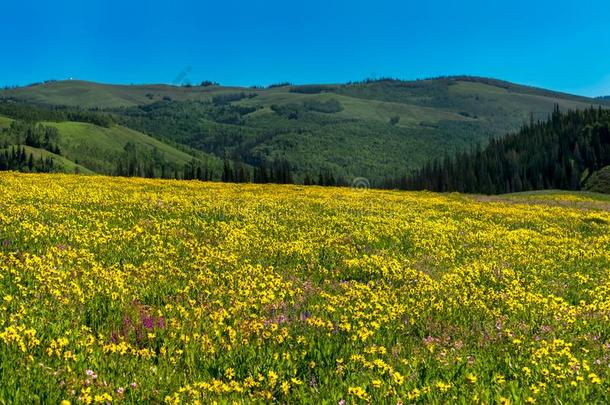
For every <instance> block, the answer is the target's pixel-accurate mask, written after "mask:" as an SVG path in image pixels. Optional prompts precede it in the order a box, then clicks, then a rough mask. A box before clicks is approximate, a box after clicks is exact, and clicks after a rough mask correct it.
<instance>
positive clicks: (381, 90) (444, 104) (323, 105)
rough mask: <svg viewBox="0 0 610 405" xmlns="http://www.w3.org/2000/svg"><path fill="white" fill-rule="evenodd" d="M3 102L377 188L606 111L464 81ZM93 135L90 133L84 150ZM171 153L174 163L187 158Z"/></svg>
mask: <svg viewBox="0 0 610 405" xmlns="http://www.w3.org/2000/svg"><path fill="white" fill-rule="evenodd" d="M0 99H8V100H13V101H15V102H20V103H31V104H37V105H56V106H59V105H62V106H72V107H80V108H95V109H98V110H102V111H104V112H106V113H109V114H111V115H112V116H113V117H114V119H115V121H116V122H117V123H118V124H120V126H117V128H118V129H113V130H112V132H113V134H115V138H113V139H114V140H113V141H112V143H115V146H116V147H114V148H109V149H108V153H117V152H118V151H119V149H120V148H123V146H124V145H125V143H126V142H128V140H127V139H129V137H130V136H133V134H134V133H133V132H130V131H128V130H127V128H131V129H132V130H135V131H139V132H140V133H145V134H148V135H151V136H152V137H154V138H156V139H157V140H158V141H161V142H163V144H171V145H173V147H175V146H180V147H181V148H182V149H184V150H185V151H187V152H188V153H189V154H191V155H192V154H193V151H199V153H204V154H208V155H213V156H215V159H216V161H215V164H217V162H218V160H220V159H223V158H230V159H234V160H238V161H242V162H245V163H246V164H248V165H252V166H257V165H260V164H261V163H262V162H270V161H275V160H278V159H284V160H287V161H288V162H290V164H291V166H292V168H293V170H294V172H295V174H296V177H297V179H298V180H301V179H302V178H303V176H304V175H305V174H310V175H313V176H316V175H317V174H318V173H319V172H320V171H330V172H332V173H335V174H336V175H337V176H340V177H344V178H346V179H349V178H351V177H354V176H364V177H368V178H369V179H371V181H372V182H373V183H379V182H381V181H382V180H383V179H384V178H386V177H394V176H397V175H401V174H403V173H405V172H406V171H409V170H412V169H415V168H418V167H421V165H423V164H424V163H425V162H426V161H428V160H429V159H430V158H436V157H442V156H443V155H445V154H453V153H455V152H456V151H460V150H465V149H469V148H471V147H472V146H473V145H475V144H479V143H483V144H485V143H486V142H487V141H488V140H489V139H490V138H492V137H501V136H503V135H505V134H506V133H509V132H515V131H517V130H519V129H520V127H521V126H522V125H523V124H524V123H525V122H528V121H529V120H530V117H532V118H534V119H536V120H537V119H544V118H546V117H547V116H548V115H549V114H550V113H551V112H552V110H553V108H554V106H555V105H558V106H559V108H560V109H561V110H568V109H584V108H587V107H590V106H591V105H595V106H604V107H606V106H610V103H608V102H607V101H606V100H602V99H590V98H585V97H580V96H574V95H569V94H564V93H559V92H554V91H549V90H544V89H537V88H532V87H527V86H521V85H517V84H512V83H508V82H504V81H499V80H493V79H486V78H476V77H467V76H463V77H447V78H437V79H429V80H419V81H400V80H391V79H383V80H375V81H364V82H358V83H348V84H327V85H304V86H293V85H282V86H273V87H269V88H265V89H263V88H245V87H223V86H192V87H177V86H168V85H133V86H126V85H105V84H98V83H90V82H83V81H53V82H47V83H43V84H38V85H33V86H28V87H22V88H15V89H7V90H3V91H0ZM56 125H57V126H58V128H59V129H60V130H63V132H64V133H65V135H64V136H63V139H65V143H64V144H63V148H64V150H66V153H70V154H71V157H72V158H74V159H77V158H78V161H79V162H85V161H88V160H89V161H90V165H92V167H96V168H99V169H106V168H107V166H104V164H103V163H100V162H99V161H96V159H97V160H99V159H98V158H93V157H90V156H88V154H90V153H93V154H94V155H96V154H99V153H98V152H96V151H92V150H93V149H95V150H97V148H101V147H102V146H101V145H103V144H106V143H107V141H106V140H105V138H106V137H107V136H109V135H108V134H106V133H105V131H103V130H101V129H95V128H92V127H91V126H90V125H89V126H87V125H85V126H83V125H76V124H68V123H58V124H56ZM79 134H82V135H79ZM142 136H146V135H142ZM90 137H91V139H94V140H95V141H94V142H93V145H92V146H91V148H89V145H87V144H88V141H87V139H89V138H90ZM72 143H77V144H78V145H79V146H78V147H75V146H72V145H71V144H72ZM145 143H146V142H145ZM98 144H100V145H98ZM148 144H149V145H150V143H148ZM119 146H120V148H119ZM157 147H158V148H161V145H157ZM71 149H73V150H72V152H69V151H70V150H71ZM100 153H101V154H103V153H102V152H100ZM77 155H78V157H77ZM168 156H173V158H174V159H175V161H176V162H183V161H184V160H188V159H189V158H190V156H189V157H185V156H184V155H178V154H175V155H171V154H169V153H168ZM204 156H205V155H204ZM102 161H107V159H106V158H105V157H104V158H102Z"/></svg>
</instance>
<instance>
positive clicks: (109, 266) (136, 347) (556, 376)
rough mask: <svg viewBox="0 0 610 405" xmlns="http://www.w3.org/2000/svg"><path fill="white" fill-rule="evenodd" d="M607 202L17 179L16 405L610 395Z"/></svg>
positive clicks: (3, 206) (6, 353)
mask: <svg viewBox="0 0 610 405" xmlns="http://www.w3.org/2000/svg"><path fill="white" fill-rule="evenodd" d="M609 274H610V199H604V198H602V197H598V196H597V195H593V194H584V193H581V194H570V193H553V192H551V193H545V194H531V195H515V196H503V197H479V196H465V195H459V194H434V193H428V192H398V191H374V190H356V189H350V188H322V187H305V186H280V185H251V184H239V185H238V184H222V183H207V182H199V181H171V180H146V179H128V178H110V177H102V176H77V175H58V174H55V175H43V174H37V175H34V174H17V173H12V172H4V173H0V308H1V310H0V403H23V404H35V403H57V404H64V405H66V404H81V403H82V404H90V403H104V404H106V403H111V404H114V403H119V404H120V403H127V404H131V403H172V404H173V403H202V404H204V403H205V404H207V403H214V402H217V403H253V402H254V403H259V402H273V401H274V402H278V403H299V404H300V403H311V404H320V403H328V404H358V403H387V404H405V403H439V404H444V403H482V404H496V403H501V404H509V403H608V402H609V401H610V390H609V388H610V368H609V366H610V318H609V316H610V278H609Z"/></svg>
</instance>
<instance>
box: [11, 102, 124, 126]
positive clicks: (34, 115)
mask: <svg viewBox="0 0 610 405" xmlns="http://www.w3.org/2000/svg"><path fill="white" fill-rule="evenodd" d="M0 115H5V116H7V117H11V118H14V119H17V120H22V121H27V122H41V121H52V122H65V121H76V122H85V123H89V124H93V125H97V126H100V127H105V128H109V127H110V126H112V125H113V124H114V119H113V118H112V116H111V115H110V114H106V113H103V112H101V111H98V110H97V109H93V110H83V109H79V108H74V107H66V106H43V105H36V106H34V105H29V104H25V103H19V102H14V101H12V100H0Z"/></svg>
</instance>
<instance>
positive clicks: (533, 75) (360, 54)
mask: <svg viewBox="0 0 610 405" xmlns="http://www.w3.org/2000/svg"><path fill="white" fill-rule="evenodd" d="M7 3H8V4H7ZM608 21H610V2H608V1H607V0H590V1H587V0H580V1H562V0H556V1H548V0H539V1H533V0H529V1H522V0H512V1H490V0H487V1H479V0H464V1H457V0H455V1H449V0H445V1H433V0H432V1H425V0H421V1H410V0H403V1H383V0H376V1H358V0H351V1H333V0H325V1H318V0H310V1H303V2H298V3H297V2H290V1H250V2H245V1H231V0H225V1H223V2H220V1H180V0H172V1H157V0H149V1H141V2H140V1H137V2H136V1H127V0H123V1H115V0H104V1H101V0H89V1H61V0H60V1H55V2H48V1H27V0H22V1H13V0H8V1H6V2H3V4H2V10H1V13H0V37H1V38H3V41H2V47H3V52H2V55H3V56H2V59H1V60H0V85H2V86H4V85H15V84H18V85H23V84H28V83H31V82H36V81H42V80H46V79H66V78H69V77H73V78H76V79H83V80H93V81H100V82H108V83H172V82H174V81H175V80H176V78H177V77H178V76H180V75H181V73H183V72H184V73H185V74H183V75H182V76H186V78H187V79H189V80H190V81H192V82H193V83H198V82H200V81H201V80H214V81H218V82H220V83H222V84H227V85H254V84H257V85H266V84H270V83H274V82H281V81H290V82H293V83H316V82H317V83H321V82H324V83H328V82H345V81H350V80H361V79H364V78H366V77H371V76H376V77H381V76H392V77H397V78H402V79H414V78H424V77H431V76H438V75H455V74H469V75H478V76H489V77H495V78H500V79H505V80H510V81H514V82H518V83H524V84H530V85H535V86H541V87H545V88H551V89H555V90H561V91H567V92H572V93H577V94H584V95H602V94H610V29H608Z"/></svg>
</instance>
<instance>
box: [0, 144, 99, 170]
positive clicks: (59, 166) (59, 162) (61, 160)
mask: <svg viewBox="0 0 610 405" xmlns="http://www.w3.org/2000/svg"><path fill="white" fill-rule="evenodd" d="M23 149H25V153H26V154H27V155H28V156H29V155H30V154H31V155H32V156H33V157H34V160H38V159H39V158H41V157H42V158H43V159H46V158H49V157H50V158H53V161H54V165H55V170H57V171H59V172H66V173H80V174H93V173H94V172H93V171H92V170H90V169H88V168H86V167H85V166H82V165H79V164H76V163H74V162H73V161H72V160H70V159H67V158H66V157H64V156H60V155H57V154H55V153H51V152H49V151H48V150H45V149H40V148H33V147H31V146H23ZM0 151H3V149H0Z"/></svg>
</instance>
